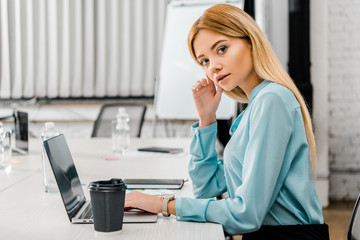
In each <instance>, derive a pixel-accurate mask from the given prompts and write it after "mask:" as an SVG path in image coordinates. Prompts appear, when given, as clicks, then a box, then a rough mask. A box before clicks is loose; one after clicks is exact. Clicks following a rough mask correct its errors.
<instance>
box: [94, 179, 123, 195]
mask: <svg viewBox="0 0 360 240" xmlns="http://www.w3.org/2000/svg"><path fill="white" fill-rule="evenodd" d="M88 189H89V191H94V192H119V191H125V190H126V189H127V187H126V184H125V183H124V181H123V180H122V179H118V178H113V179H110V180H102V181H97V182H91V183H90V184H89V187H88Z"/></svg>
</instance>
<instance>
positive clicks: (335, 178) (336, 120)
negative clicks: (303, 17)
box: [328, 0, 360, 199]
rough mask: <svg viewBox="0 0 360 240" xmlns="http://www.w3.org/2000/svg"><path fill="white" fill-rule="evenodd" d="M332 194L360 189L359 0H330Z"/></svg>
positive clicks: (353, 195) (351, 193)
mask: <svg viewBox="0 0 360 240" xmlns="http://www.w3.org/2000/svg"><path fill="white" fill-rule="evenodd" d="M328 10H329V12H328V14H329V18H328V24H329V28H328V31H329V34H328V48H329V49H328V56H329V62H328V64H329V85H328V90H329V95H328V97H329V164H330V174H331V175H330V198H331V199H355V198H356V197H357V195H358V194H359V192H360V1H357V0H342V1H338V0H329V1H328Z"/></svg>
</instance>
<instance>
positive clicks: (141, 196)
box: [125, 191, 176, 215]
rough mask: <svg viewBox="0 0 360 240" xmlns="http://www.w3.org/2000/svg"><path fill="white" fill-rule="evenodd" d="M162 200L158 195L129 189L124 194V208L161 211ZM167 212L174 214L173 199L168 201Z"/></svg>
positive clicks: (153, 211)
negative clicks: (129, 190) (128, 191)
mask: <svg viewBox="0 0 360 240" xmlns="http://www.w3.org/2000/svg"><path fill="white" fill-rule="evenodd" d="M161 207H162V200H161V198H160V197H158V196H154V195H149V194H145V193H141V192H138V191H131V192H130V193H128V194H126V196H125V210H130V209H134V208H136V209H141V210H144V211H147V212H152V213H161ZM168 212H169V213H170V214H173V215H176V210H175V200H172V201H170V202H169V203H168Z"/></svg>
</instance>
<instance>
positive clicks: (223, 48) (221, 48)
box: [218, 46, 227, 54]
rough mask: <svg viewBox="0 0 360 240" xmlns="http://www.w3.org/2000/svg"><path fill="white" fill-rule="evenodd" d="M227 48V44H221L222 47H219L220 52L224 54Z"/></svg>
mask: <svg viewBox="0 0 360 240" xmlns="http://www.w3.org/2000/svg"><path fill="white" fill-rule="evenodd" d="M226 49H227V47H226V46H221V47H219V49H218V53H220V54H223V53H224V52H226Z"/></svg>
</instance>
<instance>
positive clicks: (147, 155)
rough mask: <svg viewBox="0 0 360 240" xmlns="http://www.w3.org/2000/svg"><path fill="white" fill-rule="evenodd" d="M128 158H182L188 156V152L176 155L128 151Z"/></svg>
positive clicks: (126, 154)
mask: <svg viewBox="0 0 360 240" xmlns="http://www.w3.org/2000/svg"><path fill="white" fill-rule="evenodd" d="M125 156H127V157H142V158H154V157H157V158H164V157H166V158H181V157H185V156H186V152H185V151H183V152H180V153H176V154H172V153H163V152H144V151H128V152H126V153H125Z"/></svg>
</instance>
